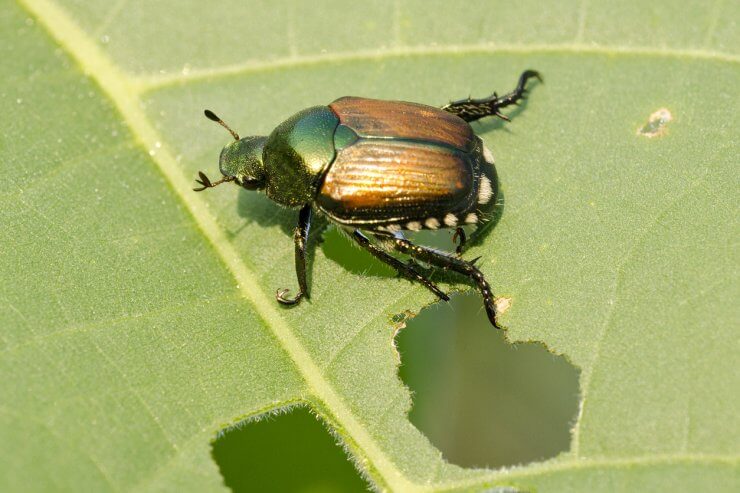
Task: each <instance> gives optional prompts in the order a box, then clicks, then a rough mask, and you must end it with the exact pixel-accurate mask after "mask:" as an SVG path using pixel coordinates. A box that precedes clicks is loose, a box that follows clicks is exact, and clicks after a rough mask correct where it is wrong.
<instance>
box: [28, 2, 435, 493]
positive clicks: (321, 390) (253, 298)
mask: <svg viewBox="0 0 740 493" xmlns="http://www.w3.org/2000/svg"><path fill="white" fill-rule="evenodd" d="M21 3H22V4H23V5H24V6H25V7H26V9H27V10H28V11H30V12H31V13H32V14H33V15H34V16H35V17H36V18H37V19H38V21H39V22H40V23H41V25H42V26H44V28H45V29H46V30H47V31H48V32H49V33H50V35H51V36H52V37H53V38H54V39H55V40H56V41H57V42H58V43H59V45H60V46H61V47H62V48H63V49H65V50H66V51H67V52H68V54H69V55H70V56H71V57H72V58H73V59H74V60H76V61H77V63H78V64H79V66H80V67H81V68H82V70H83V72H84V73H86V74H88V75H89V76H90V77H92V78H93V79H94V80H95V81H96V82H97V83H98V85H99V86H100V88H101V90H102V91H103V93H105V94H106V95H107V96H108V97H109V98H110V100H111V101H112V102H113V103H114V104H115V106H116V107H117V108H118V111H119V112H120V113H121V115H122V116H123V118H124V120H125V121H126V123H127V125H128V127H129V129H130V130H131V132H132V134H133V135H134V136H135V138H136V139H137V140H138V141H139V143H140V144H141V145H143V146H144V148H146V149H152V148H154V147H155V144H156V143H159V142H161V140H162V139H161V137H160V136H159V135H158V133H157V131H156V130H155V129H154V127H153V126H152V124H151V123H150V122H149V120H148V119H147V118H146V115H145V114H144V112H143V111H142V109H141V106H140V105H139V102H140V95H141V94H142V91H143V87H142V86H141V85H140V84H137V83H136V81H135V80H132V79H131V78H130V77H129V76H127V75H126V74H125V73H123V72H122V71H121V70H119V69H118V67H116V66H115V65H114V64H113V62H112V61H111V59H110V58H108V56H107V55H106V54H105V53H104V52H103V51H102V50H101V49H100V48H99V47H98V46H97V45H96V44H95V43H94V42H93V41H92V39H91V38H90V37H89V36H88V35H87V34H86V33H85V32H83V31H82V29H81V28H80V27H79V26H78V25H77V24H76V23H75V22H74V21H73V20H72V18H70V16H69V15H67V13H66V12H65V11H64V10H63V9H61V8H60V7H58V6H57V5H55V4H53V3H51V2H49V1H47V0H21ZM160 145H161V144H160ZM152 159H153V161H154V162H155V163H156V165H157V166H158V167H159V169H160V170H161V172H162V174H163V175H164V177H165V178H166V179H167V180H168V181H169V183H170V185H171V186H172V188H173V190H174V193H175V194H177V195H178V197H179V198H180V200H181V201H182V203H183V204H184V205H185V207H186V208H187V209H188V210H189V211H190V213H191V214H192V216H193V218H194V219H195V222H196V223H197V224H198V226H199V227H200V228H201V230H202V231H203V234H204V235H205V236H206V238H208V240H209V241H210V242H211V243H212V244H213V246H214V248H215V250H216V252H217V253H218V255H219V256H220V257H221V259H222V260H223V262H224V264H226V266H227V268H228V269H229V271H230V272H231V273H232V275H233V276H234V278H235V279H236V281H237V284H238V285H239V289H240V291H241V294H242V295H243V296H244V298H245V299H247V300H249V301H250V302H251V304H252V305H253V307H254V309H255V311H256V312H257V314H258V315H259V316H260V318H261V319H262V321H263V322H264V324H265V325H266V326H267V327H268V328H270V330H272V332H273V333H274V335H275V336H276V338H277V339H278V341H279V342H280V344H281V345H282V347H283V349H284V350H285V351H286V352H287V353H288V354H289V355H290V357H291V359H292V360H293V362H294V363H295V365H296V367H297V368H298V370H299V371H300V373H301V375H302V376H303V378H304V379H305V381H306V384H307V387H308V389H309V391H310V393H311V394H312V395H313V397H314V398H315V399H317V400H319V401H321V402H322V403H323V407H324V408H325V409H326V410H328V411H329V412H330V413H331V414H332V416H331V418H332V419H334V420H335V421H336V422H337V424H339V425H340V426H341V427H342V428H343V429H344V430H346V433H347V435H348V437H346V438H348V439H349V440H350V441H351V443H353V444H355V445H356V447H357V448H359V450H357V451H356V452H359V453H360V454H362V455H364V456H365V458H366V459H367V460H368V461H369V462H370V463H371V464H372V469H373V470H375V471H376V472H377V474H378V475H379V476H380V477H375V478H374V479H375V480H376V481H378V480H379V482H380V483H381V485H385V486H387V487H388V488H390V489H392V490H398V491H416V490H420V489H422V487H421V486H419V485H416V484H414V483H412V482H411V481H409V480H408V479H407V478H406V477H405V476H404V475H403V474H402V473H401V471H400V470H399V469H398V468H397V467H396V466H395V464H393V462H392V461H391V460H390V459H389V458H388V457H387V456H386V455H385V454H384V453H383V451H382V450H381V449H380V447H379V446H378V445H377V443H376V442H375V440H374V439H373V438H372V437H371V436H370V434H369V433H368V432H367V430H366V429H365V427H364V426H363V424H362V423H361V422H360V420H359V419H358V418H357V417H356V416H355V415H354V414H353V413H352V411H351V410H350V409H349V407H348V406H347V405H346V404H345V403H344V401H343V400H342V398H341V397H340V396H339V394H337V392H336V391H335V390H334V388H333V387H332V385H331V384H330V383H329V382H328V381H327V380H326V379H325V378H324V376H323V374H322V373H321V370H320V369H319V367H318V366H317V365H316V363H315V362H314V361H313V359H312V358H311V356H310V355H309V353H308V352H307V351H306V349H305V348H304V347H303V345H302V344H301V342H300V341H299V340H298V339H297V338H296V337H295V336H294V335H293V332H292V331H291V330H290V328H289V326H288V324H287V323H286V322H285V320H284V319H283V317H282V316H281V315H280V314H279V312H278V311H277V309H276V308H275V303H274V300H273V299H272V297H271V296H268V295H267V294H266V293H265V292H264V291H262V290H261V289H259V286H260V283H259V282H258V279H257V276H256V275H255V274H254V273H253V272H252V271H250V270H249V269H248V268H247V266H246V265H244V263H243V262H242V261H241V259H240V257H239V255H238V252H237V251H236V250H235V249H234V247H233V246H232V245H231V244H230V243H229V242H228V239H227V238H226V236H225V235H224V233H223V231H222V230H221V228H220V227H219V225H218V223H217V221H216V219H215V217H214V216H213V215H211V214H210V213H209V212H208V208H207V206H206V204H205V202H204V201H203V200H202V199H200V198H199V197H198V196H197V195H196V194H194V193H191V192H190V189H191V183H190V180H188V179H187V178H185V177H184V176H183V174H182V173H181V172H180V169H179V168H178V166H177V162H176V160H175V157H174V156H173V154H172V153H171V152H170V151H169V150H168V149H167V147H166V146H164V145H162V147H161V148H159V149H158V151H157V153H156V154H155V155H154V156H153V157H152Z"/></svg>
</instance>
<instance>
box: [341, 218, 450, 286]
mask: <svg viewBox="0 0 740 493" xmlns="http://www.w3.org/2000/svg"><path fill="white" fill-rule="evenodd" d="M352 238H353V239H354V240H355V241H356V242H357V243H358V244H359V245H360V246H361V247H362V248H364V249H365V250H367V251H368V252H370V253H371V254H372V255H373V257H375V258H377V259H378V260H381V261H383V262H385V263H386V264H388V265H390V266H391V267H393V268H394V269H395V270H396V271H397V272H398V273H399V274H401V275H402V276H404V277H406V278H407V279H410V280H412V281H419V282H420V283H422V284H423V285H424V286H426V288H427V289H429V291H431V292H432V293H434V294H436V295H437V296H438V297H439V298H440V299H441V300H444V301H450V297H449V296H447V295H446V294H445V293H444V292H443V291H442V290H441V289H439V288H438V287H437V285H436V284H434V283H433V282H432V281H430V280H429V279H428V278H427V277H426V276H425V275H424V274H422V273H420V272H418V271H417V270H416V269H414V266H413V264H406V263H403V262H401V261H400V260H398V259H397V258H396V257H394V256H393V255H390V254H389V253H387V252H386V251H385V250H383V249H382V248H380V247H378V246H377V245H374V244H373V243H371V242H370V239H369V238H368V237H367V236H365V235H364V234H362V233H361V232H360V231H359V230H357V229H356V230H354V231H353V232H352Z"/></svg>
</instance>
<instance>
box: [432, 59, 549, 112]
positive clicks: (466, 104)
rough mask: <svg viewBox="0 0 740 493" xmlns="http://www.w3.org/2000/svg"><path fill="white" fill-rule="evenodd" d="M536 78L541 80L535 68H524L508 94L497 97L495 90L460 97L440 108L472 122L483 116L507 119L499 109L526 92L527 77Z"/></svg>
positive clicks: (512, 102)
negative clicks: (490, 92) (478, 97)
mask: <svg viewBox="0 0 740 493" xmlns="http://www.w3.org/2000/svg"><path fill="white" fill-rule="evenodd" d="M532 78H535V79H538V80H539V81H540V82H542V77H541V76H540V74H539V73H538V72H537V71H535V70H525V71H524V72H523V73H522V75H520V76H519V83H518V84H517V86H516V89H514V90H513V91H511V92H510V93H509V94H506V95H504V96H501V97H499V96H498V94H496V93H495V92H494V93H493V94H492V95H491V96H489V97H487V98H482V99H471V98H467V99H461V100H459V101H453V102H451V103H449V104H446V105H444V106H442V109H443V110H445V111H449V112H450V113H452V114H455V115H457V116H459V117H460V118H462V119H463V120H465V121H466V122H472V121H475V120H478V119H480V118H483V117H485V116H497V117H499V118H501V119H503V120H506V121H509V117H507V116H506V115H504V114H503V113H501V111H500V110H501V109H502V108H505V107H507V106H509V105H511V104H517V103H518V102H519V101H520V100H521V99H522V98H524V95H525V94H526V93H527V90H526V88H525V86H526V85H527V81H528V80H529V79H532Z"/></svg>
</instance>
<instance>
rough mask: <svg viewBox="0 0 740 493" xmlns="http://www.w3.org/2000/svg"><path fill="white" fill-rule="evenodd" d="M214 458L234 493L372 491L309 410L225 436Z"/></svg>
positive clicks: (266, 419) (300, 409)
mask: <svg viewBox="0 0 740 493" xmlns="http://www.w3.org/2000/svg"><path fill="white" fill-rule="evenodd" d="M212 454H213V459H214V460H215V461H216V464H217V465H218V468H219V470H220V471H221V476H222V477H223V479H224V484H225V485H226V486H228V487H229V488H231V490H232V491H233V492H235V493H236V492H243V491H285V492H292V491H302V492H311V491H322V492H329V493H331V492H345V491H347V492H352V491H357V492H360V491H367V490H368V485H367V483H366V482H365V481H364V480H363V479H362V478H361V477H360V475H359V474H358V472H357V470H356V469H355V468H354V467H353V465H352V463H351V462H350V461H349V459H348V457H347V455H346V454H345V453H344V451H343V450H342V448H341V447H340V446H339V445H337V443H336V441H335V439H334V437H333V436H332V435H331V434H329V432H328V431H327V429H326V427H325V426H324V425H323V424H322V423H321V422H319V421H318V420H317V419H316V418H315V417H314V416H313V415H312V414H311V413H310V412H309V411H308V410H307V409H306V408H304V407H296V408H293V409H292V410H291V411H290V412H287V413H279V414H266V415H264V416H262V419H256V420H254V419H253V420H249V421H246V422H243V423H241V424H239V425H237V426H235V427H232V428H229V429H226V430H224V432H223V433H221V434H220V435H219V437H218V438H217V439H216V440H215V441H214V442H213V450H212Z"/></svg>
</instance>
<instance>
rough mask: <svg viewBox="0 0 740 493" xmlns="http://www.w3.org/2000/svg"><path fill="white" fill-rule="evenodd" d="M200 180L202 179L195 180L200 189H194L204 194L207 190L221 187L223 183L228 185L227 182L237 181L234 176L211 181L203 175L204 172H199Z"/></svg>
mask: <svg viewBox="0 0 740 493" xmlns="http://www.w3.org/2000/svg"><path fill="white" fill-rule="evenodd" d="M198 178H200V179H199V180H195V182H196V183H197V184H199V185H200V186H199V187H198V188H194V189H193V191H194V192H202V191H203V190H205V189H206V188H213V187H215V186H218V185H220V184H222V183H226V182H229V181H234V180H235V179H236V178H234V177H233V176H224V177H223V178H221V179H220V180H218V181H211V180H210V178H208V177H207V176H206V174H205V173H203V172H202V171H198Z"/></svg>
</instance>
